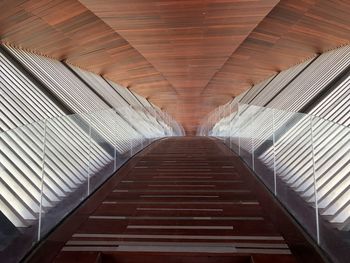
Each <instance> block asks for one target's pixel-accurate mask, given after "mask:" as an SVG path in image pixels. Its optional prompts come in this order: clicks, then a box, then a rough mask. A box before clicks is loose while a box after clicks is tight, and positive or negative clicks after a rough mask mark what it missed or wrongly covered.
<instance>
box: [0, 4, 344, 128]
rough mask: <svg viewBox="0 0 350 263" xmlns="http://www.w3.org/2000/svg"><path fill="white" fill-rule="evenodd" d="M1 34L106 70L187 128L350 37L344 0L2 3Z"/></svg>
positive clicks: (40, 50) (84, 65) (52, 54)
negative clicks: (256, 86)
mask: <svg viewBox="0 0 350 263" xmlns="http://www.w3.org/2000/svg"><path fill="white" fill-rule="evenodd" d="M0 9H1V13H0V40H1V41H2V42H5V43H11V44H13V45H15V46H18V47H22V48H25V49H28V50H31V51H35V52H37V53H41V54H44V55H47V56H50V57H54V58H57V59H64V60H66V61H67V62H68V63H72V64H74V65H78V66H80V67H82V68H85V69H88V70H91V71H94V72H96V73H99V74H103V75H104V76H105V77H107V78H110V79H112V80H114V81H116V82H117V83H120V84H121V85H124V86H125V87H127V86H128V87H130V88H131V89H132V90H134V91H136V92H137V93H139V94H140V95H143V96H145V97H148V98H149V99H150V101H151V102H153V103H155V104H157V105H158V106H160V107H162V108H163V109H166V110H168V111H169V112H170V113H171V114H173V115H174V116H175V117H176V118H177V119H178V120H179V121H180V122H181V123H182V124H183V125H184V127H185V130H186V131H187V132H188V133H190V134H191V133H192V134H193V133H194V132H195V130H196V128H197V125H198V121H199V120H200V119H202V118H203V117H204V116H205V114H206V113H207V112H208V111H209V110H211V109H213V107H216V106H218V105H220V104H223V103H225V102H227V101H228V100H229V99H231V98H232V97H234V96H237V95H238V94H239V93H241V92H242V91H244V90H245V89H247V88H249V87H250V86H251V85H253V84H254V83H257V82H259V81H261V80H263V79H265V78H268V77H269V76H271V75H273V74H274V73H276V72H278V71H280V70H283V69H286V68H288V67H290V66H292V65H294V64H296V63H299V62H301V61H303V60H305V59H306V58H309V57H311V56H314V55H315V54H316V53H320V52H324V51H326V50H329V49H332V48H335V47H337V46H340V45H344V44H346V43H349V41H350V19H349V14H348V10H349V9H350V2H349V1H343V0H332V1H328V0H281V1H279V2H278V1H277V0H276V1H275V0H262V1H258V0H253V1H252V0H181V1H171V0H150V1H143V0H130V1H123V0H117V1H112V0H81V1H80V2H79V1H77V0H3V1H1V2H0Z"/></svg>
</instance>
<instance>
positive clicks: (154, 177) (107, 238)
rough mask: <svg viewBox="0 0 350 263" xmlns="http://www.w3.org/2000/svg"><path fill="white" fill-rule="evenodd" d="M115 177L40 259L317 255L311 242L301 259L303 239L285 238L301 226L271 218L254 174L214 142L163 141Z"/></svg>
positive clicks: (167, 259)
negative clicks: (284, 227) (300, 240)
mask: <svg viewBox="0 0 350 263" xmlns="http://www.w3.org/2000/svg"><path fill="white" fill-rule="evenodd" d="M243 170H244V171H243ZM113 177H114V178H112V179H111V180H110V181H109V182H107V184H106V185H105V186H104V187H102V189H100V190H99V191H98V192H97V193H96V194H95V196H93V197H92V198H91V200H89V202H88V204H86V205H85V207H84V206H83V207H82V208H80V209H78V211H77V212H76V213H75V215H72V218H70V219H68V221H67V222H65V223H64V224H63V225H62V226H60V227H59V228H58V229H57V230H56V231H55V232H56V233H55V232H54V233H53V235H52V237H51V238H50V237H49V238H48V240H47V241H46V244H45V242H44V244H43V246H42V247H41V248H39V250H38V251H37V253H36V255H35V254H34V255H33V256H32V258H31V261H32V262H39V261H40V262H42V261H49V260H48V259H49V258H50V259H53V261H54V262H57V263H58V262H128V263H131V262H169V263H170V262H222V263H224V262H255V263H259V262H281V263H283V262H285V263H287V262H288V263H289V262H306V261H304V260H305V258H308V257H310V255H306V257H305V255H304V257H301V256H300V254H305V253H306V254H308V253H309V254H312V253H314V251H311V252H309V250H308V249H309V246H308V245H307V244H306V245H305V244H304V245H302V246H303V249H302V252H301V253H300V249H299V250H298V249H296V250H295V251H296V254H297V255H295V254H293V253H294V249H291V246H292V247H293V246H295V244H294V243H295V242H296V240H298V239H295V236H296V235H295V233H292V235H290V234H289V235H288V234H286V235H285V233H290V232H291V231H292V232H293V231H295V229H290V227H288V226H287V228H288V229H287V231H281V228H283V226H282V225H283V224H281V225H278V226H277V225H276V222H274V221H271V215H269V213H271V211H268V209H266V207H263V205H262V202H265V203H266V200H260V195H259V194H257V191H261V190H257V188H256V187H255V186H253V185H256V184H257V183H252V180H254V179H253V178H252V175H251V174H250V173H249V172H248V170H247V169H246V168H244V166H243V165H242V163H241V162H240V161H239V159H238V158H237V157H234V156H233V154H232V153H231V152H230V151H229V150H228V149H227V148H225V146H224V145H223V144H221V143H220V142H219V141H216V140H214V139H208V138H200V137H185V138H170V139H165V140H162V141H160V142H157V143H155V144H154V145H152V146H151V147H149V149H147V150H146V151H144V152H142V153H141V154H139V155H138V156H137V157H135V158H134V160H133V163H132V164H129V167H128V165H127V167H125V168H124V170H121V171H119V172H118V173H117V174H116V175H115V176H113ZM260 187H261V186H260ZM265 199H266V198H265ZM79 210H80V211H79ZM286 218H287V221H288V217H286ZM69 220H70V222H69ZM286 225H289V226H290V225H291V223H290V222H287V224H286ZM292 228H293V227H292ZM62 233H65V234H62ZM298 235H299V236H300V233H299V234H298ZM286 236H287V238H286ZM288 236H293V237H294V239H293V240H292V241H288ZM298 242H299V241H297V243H298ZM303 242H304V243H305V241H302V242H301V243H298V244H297V246H295V247H299V248H300V244H303ZM59 244H61V245H59ZM305 247H306V249H305ZM58 248H59V249H58ZM55 251H57V252H58V253H57V254H55ZM48 253H51V255H50V257H45V254H48ZM52 254H53V255H54V256H53V255H52ZM301 258H304V259H303V260H302V261H300V259H301ZM311 258H312V256H311ZM44 259H46V260H44ZM312 260H313V261H312V262H319V260H320V259H319V258H317V256H316V259H315V258H312ZM50 261H51V260H50Z"/></svg>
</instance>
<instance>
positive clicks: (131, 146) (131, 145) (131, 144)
mask: <svg viewBox="0 0 350 263" xmlns="http://www.w3.org/2000/svg"><path fill="white" fill-rule="evenodd" d="M132 148H133V143H132V137H131V139H130V157H132V155H133V153H132V152H133V150H132Z"/></svg>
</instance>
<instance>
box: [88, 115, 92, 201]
mask: <svg viewBox="0 0 350 263" xmlns="http://www.w3.org/2000/svg"><path fill="white" fill-rule="evenodd" d="M87 119H88V123H89V140H88V166H87V195H88V196H89V195H90V174H91V147H92V145H91V144H92V138H91V136H92V132H91V129H92V128H91V120H90V117H88V118H87Z"/></svg>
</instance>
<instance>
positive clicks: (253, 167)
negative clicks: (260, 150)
mask: <svg viewBox="0 0 350 263" xmlns="http://www.w3.org/2000/svg"><path fill="white" fill-rule="evenodd" d="M253 119H254V114H252V116H251V119H250V126H251V128H250V132H251V136H250V142H251V144H252V145H251V149H252V169H253V171H254V172H255V162H254V122H253Z"/></svg>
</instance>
